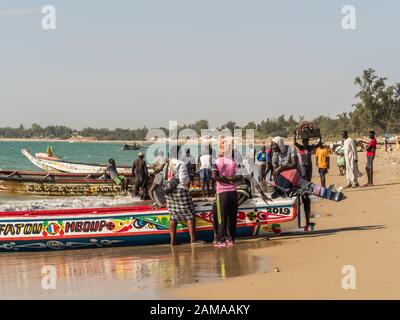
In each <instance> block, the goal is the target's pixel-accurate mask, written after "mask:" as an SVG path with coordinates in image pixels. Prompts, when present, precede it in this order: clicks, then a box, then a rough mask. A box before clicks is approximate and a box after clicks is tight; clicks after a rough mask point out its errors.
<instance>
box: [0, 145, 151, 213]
mask: <svg viewBox="0 0 400 320" xmlns="http://www.w3.org/2000/svg"><path fill="white" fill-rule="evenodd" d="M48 145H51V146H52V147H53V153H54V154H55V155H59V156H61V157H62V159H64V160H67V161H74V162H86V163H95V164H104V163H107V162H108V159H110V158H114V159H115V161H116V163H117V165H127V166H130V165H131V164H132V162H133V161H134V160H135V159H136V158H137V153H138V152H139V151H136V150H132V151H123V150H121V147H122V144H120V143H86V142H74V143H70V142H51V143H49V142H36V141H32V142H31V141H29V142H22V141H0V169H1V170H29V171H41V170H40V168H37V167H36V166H34V165H33V164H32V163H31V162H30V161H29V160H28V159H27V158H25V156H24V155H22V153H21V149H23V148H26V149H29V150H30V151H31V153H32V154H35V153H37V152H45V151H46V148H47V146H48ZM158 148H159V146H157V145H145V146H143V148H142V149H141V150H140V151H142V152H144V153H145V154H146V152H147V151H148V150H150V152H152V153H154V152H155V151H156V150H157V149H158ZM138 201H139V200H138V199H133V198H132V197H131V196H116V197H40V196H24V195H22V196H21V195H9V194H1V193H0V211H20V210H38V209H57V208H83V207H106V206H119V205H128V204H135V203H137V202H138Z"/></svg>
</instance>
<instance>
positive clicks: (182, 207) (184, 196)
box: [165, 188, 195, 221]
mask: <svg viewBox="0 0 400 320" xmlns="http://www.w3.org/2000/svg"><path fill="white" fill-rule="evenodd" d="M165 199H166V202H167V208H168V211H169V213H170V215H171V220H173V221H187V220H193V219H194V214H195V209H194V204H193V201H192V197H191V196H190V194H189V190H186V189H181V188H176V189H175V190H174V191H173V192H172V193H171V194H168V195H165Z"/></svg>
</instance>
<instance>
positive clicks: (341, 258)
mask: <svg viewBox="0 0 400 320" xmlns="http://www.w3.org/2000/svg"><path fill="white" fill-rule="evenodd" d="M359 159H360V163H359V166H360V169H361V170H362V171H363V172H364V171H365V170H364V167H365V153H360V154H359ZM332 160H333V161H332V162H331V166H332V169H331V170H330V174H329V176H328V180H327V181H328V184H330V183H335V185H336V186H345V184H346V182H345V178H344V177H341V176H339V175H338V170H337V168H336V166H335V162H334V161H335V159H334V158H333V159H332ZM366 179H367V178H366V176H365V175H364V176H363V177H361V178H360V183H361V184H364V183H365V182H366ZM314 180H315V181H316V182H317V181H318V178H317V179H315V178H314ZM345 193H346V195H347V196H348V199H347V200H346V201H344V202H341V203H335V202H331V201H318V202H316V203H314V204H313V207H312V210H313V213H314V214H315V215H316V217H315V218H314V219H313V221H314V222H316V231H314V232H310V233H309V234H307V235H304V234H303V235H293V236H285V237H281V238H275V239H271V240H270V242H272V243H273V242H275V241H279V245H277V246H271V247H268V248H261V249H254V250H252V252H251V254H253V255H256V256H260V257H269V258H270V259H271V262H272V266H273V269H274V268H275V267H278V268H279V270H280V272H267V273H254V274H250V275H247V276H243V277H238V278H234V279H226V280H224V281H220V282H215V283H208V284H207V283H204V284H195V285H185V286H183V287H182V288H178V289H177V290H175V291H174V292H172V293H171V295H170V297H173V298H177V299H181V298H184V299H399V298H400V237H399V236H400V210H399V200H400V153H399V152H398V151H393V152H392V153H385V152H384V151H383V150H379V153H378V155H377V158H376V161H375V186H374V187H368V188H357V189H345ZM278 239H279V240H278ZM345 265H352V266H354V268H355V271H356V277H355V279H356V282H355V285H356V288H355V289H354V290H352V289H349V290H345V289H343V287H342V279H343V277H344V276H345V274H342V268H343V266H345Z"/></svg>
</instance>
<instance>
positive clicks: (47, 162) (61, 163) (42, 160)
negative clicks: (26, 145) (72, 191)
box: [21, 149, 132, 174]
mask: <svg viewBox="0 0 400 320" xmlns="http://www.w3.org/2000/svg"><path fill="white" fill-rule="evenodd" d="M21 153H22V154H23V155H24V156H25V157H26V158H28V160H29V161H30V162H32V163H33V164H34V165H35V166H36V167H38V168H40V169H42V170H44V171H46V172H51V173H57V172H66V173H104V170H105V169H106V168H107V165H106V164H93V163H79V162H70V161H65V160H62V159H60V158H58V157H48V156H47V154H46V153H39V154H35V156H33V155H31V154H30V152H29V151H28V150H27V149H22V150H21ZM117 170H118V173H119V174H132V168H131V167H130V166H118V167H117Z"/></svg>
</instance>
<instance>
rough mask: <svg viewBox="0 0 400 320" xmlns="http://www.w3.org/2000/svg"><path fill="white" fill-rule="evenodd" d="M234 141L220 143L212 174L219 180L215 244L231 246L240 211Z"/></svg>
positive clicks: (214, 207) (238, 178) (224, 140)
mask: <svg viewBox="0 0 400 320" xmlns="http://www.w3.org/2000/svg"><path fill="white" fill-rule="evenodd" d="M232 150H233V148H232V141H231V140H229V139H222V140H221V141H220V145H219V155H220V157H219V158H218V159H217V160H216V161H215V164H214V165H213V171H212V175H213V178H214V179H215V181H216V182H217V190H216V191H217V192H216V199H215V203H214V206H213V223H214V245H215V246H216V247H226V246H231V245H233V244H234V242H235V236H236V223H237V212H238V194H237V186H236V182H237V181H240V180H242V176H240V175H237V170H238V168H239V163H238V162H237V161H236V160H235V159H234V158H233V157H232Z"/></svg>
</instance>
